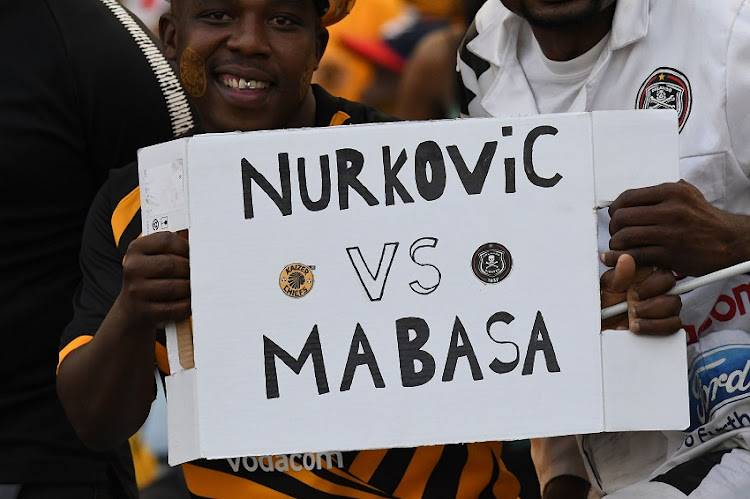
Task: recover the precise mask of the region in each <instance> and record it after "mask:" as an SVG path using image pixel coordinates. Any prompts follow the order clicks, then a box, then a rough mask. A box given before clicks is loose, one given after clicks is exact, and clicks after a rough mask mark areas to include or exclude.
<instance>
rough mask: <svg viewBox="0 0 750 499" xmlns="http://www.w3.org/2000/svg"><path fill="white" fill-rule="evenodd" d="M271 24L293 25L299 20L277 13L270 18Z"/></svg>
mask: <svg viewBox="0 0 750 499" xmlns="http://www.w3.org/2000/svg"><path fill="white" fill-rule="evenodd" d="M271 24H275V25H276V26H295V25H298V24H299V22H297V21H296V20H295V19H292V18H291V17H289V16H284V15H279V16H274V17H272V18H271Z"/></svg>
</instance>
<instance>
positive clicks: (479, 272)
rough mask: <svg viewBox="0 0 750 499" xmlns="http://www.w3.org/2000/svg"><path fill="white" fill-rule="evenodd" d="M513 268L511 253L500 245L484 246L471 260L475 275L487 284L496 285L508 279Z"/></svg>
mask: <svg viewBox="0 0 750 499" xmlns="http://www.w3.org/2000/svg"><path fill="white" fill-rule="evenodd" d="M512 266H513V259H512V258H511V256H510V251H508V248H506V247H505V246H503V245H502V244H498V243H486V244H483V245H482V246H480V247H479V248H478V249H477V250H476V251H475V252H474V256H473V257H472V259H471V269H472V270H473V271H474V275H475V276H477V278H478V279H479V280H480V281H482V282H484V283H487V284H495V283H498V282H500V281H502V280H503V279H505V278H506V277H508V274H510V269H511V267H512Z"/></svg>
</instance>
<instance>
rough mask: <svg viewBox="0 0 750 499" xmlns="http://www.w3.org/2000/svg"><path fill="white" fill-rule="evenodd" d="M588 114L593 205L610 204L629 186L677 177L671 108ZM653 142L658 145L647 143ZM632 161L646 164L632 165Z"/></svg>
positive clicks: (676, 141)
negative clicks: (592, 168) (593, 189)
mask: <svg viewBox="0 0 750 499" xmlns="http://www.w3.org/2000/svg"><path fill="white" fill-rule="evenodd" d="M591 116H592V123H593V127H592V129H593V130H592V132H593V143H594V182H595V197H596V206H598V207H604V206H609V205H610V204H612V202H613V201H614V200H615V199H617V196H619V195H620V194H621V193H622V192H623V191H625V190H628V189H634V188H638V187H646V186H648V185H655V184H657V183H662V182H667V181H672V182H676V181H677V180H679V178H680V164H679V130H678V127H677V117H676V115H675V113H674V111H672V110H626V111H594V112H592V113H591ZM645 117H647V118H646V119H644V118H645ZM626 138H627V139H628V140H625V139H626ZM653 144H659V147H656V148H655V147H650V146H651V145H653ZM633 165H647V168H645V169H644V168H638V169H634V168H633ZM634 171H638V174H637V175H634V174H633V172H634ZM644 172H646V180H645V182H644V180H643V177H644V175H643V173H644Z"/></svg>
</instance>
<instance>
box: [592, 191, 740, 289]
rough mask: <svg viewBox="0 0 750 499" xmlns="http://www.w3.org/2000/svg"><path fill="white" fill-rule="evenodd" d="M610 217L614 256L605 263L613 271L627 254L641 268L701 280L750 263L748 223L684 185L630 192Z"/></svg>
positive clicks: (607, 255)
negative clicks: (749, 255)
mask: <svg viewBox="0 0 750 499" xmlns="http://www.w3.org/2000/svg"><path fill="white" fill-rule="evenodd" d="M609 214H610V216H611V217H612V220H611V222H610V225H609V232H610V234H611V235H612V239H610V243H609V247H610V249H611V251H607V252H606V253H605V254H604V256H603V262H604V264H605V265H608V266H610V267H611V266H614V264H615V262H617V259H618V257H619V256H620V255H622V254H623V253H627V254H629V255H632V256H633V258H634V259H635V261H636V263H637V264H638V265H649V266H650V265H654V266H657V267H662V268H668V269H671V270H674V271H676V272H679V273H682V274H686V275H690V276H701V275H704V274H707V273H709V272H712V271H715V270H718V269H722V268H725V267H729V266H730V265H734V264H736V263H739V262H742V261H745V260H748V255H747V254H744V253H743V252H746V251H747V250H745V249H744V248H747V247H748V246H747V244H745V243H744V241H746V239H747V237H748V236H747V235H748V234H750V222H748V219H747V217H744V216H740V215H734V214H731V213H728V212H725V211H722V210H719V209H718V208H716V207H714V206H711V205H710V204H709V203H708V202H707V201H706V199H705V198H704V197H703V194H701V192H700V191H699V190H698V189H697V188H695V187H694V186H693V185H691V184H689V183H687V182H685V181H682V180H681V181H679V182H676V183H665V184H661V185H657V186H654V187H646V188H643V189H632V190H628V191H625V192H623V193H622V194H621V195H620V196H619V197H618V198H617V199H616V200H615V201H614V202H613V203H612V205H611V206H610V207H609ZM743 244H744V247H743Z"/></svg>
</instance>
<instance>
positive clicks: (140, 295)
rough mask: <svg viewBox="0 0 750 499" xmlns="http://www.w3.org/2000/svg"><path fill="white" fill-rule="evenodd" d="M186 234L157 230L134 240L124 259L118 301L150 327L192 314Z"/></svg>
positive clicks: (135, 317) (139, 322)
mask: <svg viewBox="0 0 750 499" xmlns="http://www.w3.org/2000/svg"><path fill="white" fill-rule="evenodd" d="M188 249H189V247H188V241H187V239H186V234H184V235H181V234H176V233H174V232H157V233H155V234H151V235H148V236H144V237H141V238H139V239H136V240H134V241H133V242H132V243H131V244H130V246H129V247H128V251H127V253H126V254H125V259H124V261H123V283H122V290H121V292H120V296H119V297H118V301H120V302H121V304H122V306H123V307H124V309H125V310H126V311H128V313H129V316H130V318H131V319H132V320H133V321H134V322H136V323H138V324H141V325H143V326H144V327H148V328H149V329H152V328H156V327H159V326H161V325H162V324H163V323H164V322H166V321H169V320H180V319H184V318H186V317H189V316H190V263H189V251H188Z"/></svg>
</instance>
